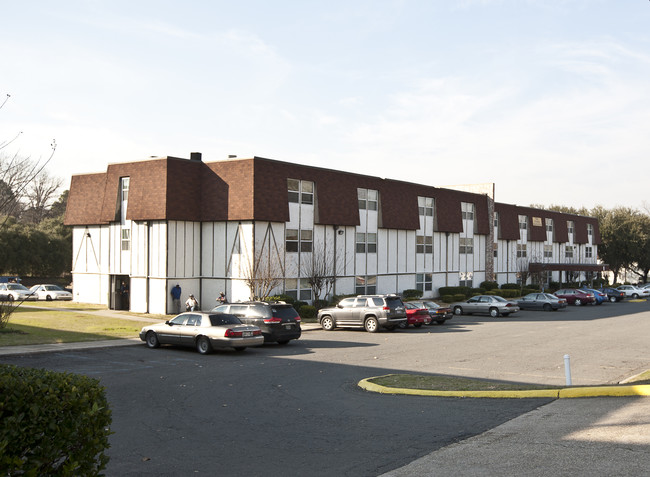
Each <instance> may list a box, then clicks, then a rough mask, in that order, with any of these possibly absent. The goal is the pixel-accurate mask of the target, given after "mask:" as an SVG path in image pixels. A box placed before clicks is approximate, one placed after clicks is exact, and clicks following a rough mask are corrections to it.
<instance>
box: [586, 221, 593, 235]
mask: <svg viewBox="0 0 650 477" xmlns="http://www.w3.org/2000/svg"><path fill="white" fill-rule="evenodd" d="M587 235H589V236H592V235H594V225H593V224H587Z"/></svg>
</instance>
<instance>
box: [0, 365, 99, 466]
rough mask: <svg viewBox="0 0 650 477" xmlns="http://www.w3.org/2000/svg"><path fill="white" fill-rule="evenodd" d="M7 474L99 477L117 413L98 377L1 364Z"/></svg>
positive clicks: (0, 416) (2, 459) (2, 451)
mask: <svg viewBox="0 0 650 477" xmlns="http://www.w3.org/2000/svg"><path fill="white" fill-rule="evenodd" d="M0 422H2V425H1V426H0V469H2V473H3V475H64V476H77V475H84V476H87V475H99V472H100V471H101V470H102V469H105V468H106V464H108V456H106V455H105V454H104V451H105V450H106V449H107V448H108V447H109V444H108V436H109V435H110V434H111V432H110V430H109V425H110V424H111V411H110V409H109V407H108V401H107V400H106V396H105V393H104V388H103V387H102V386H100V385H99V381H98V380H97V379H92V378H88V377H86V376H80V375H75V374H71V373H57V372H53V371H47V370H44V369H30V368H20V367H18V366H11V365H0Z"/></svg>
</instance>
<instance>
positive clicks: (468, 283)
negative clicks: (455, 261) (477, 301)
mask: <svg viewBox="0 0 650 477" xmlns="http://www.w3.org/2000/svg"><path fill="white" fill-rule="evenodd" d="M473 281H474V274H473V273H472V272H467V273H461V274H460V280H459V283H458V284H459V285H460V286H461V287H470V288H472V284H473Z"/></svg>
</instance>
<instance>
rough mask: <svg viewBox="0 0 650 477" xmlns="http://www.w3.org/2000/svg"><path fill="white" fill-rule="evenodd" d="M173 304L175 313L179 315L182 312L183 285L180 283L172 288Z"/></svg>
mask: <svg viewBox="0 0 650 477" xmlns="http://www.w3.org/2000/svg"><path fill="white" fill-rule="evenodd" d="M172 304H173V306H174V313H176V314H177V315H178V314H179V313H180V312H181V286H180V285H179V284H178V283H177V284H176V286H175V287H174V288H172Z"/></svg>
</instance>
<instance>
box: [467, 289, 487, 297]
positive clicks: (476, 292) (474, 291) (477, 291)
mask: <svg viewBox="0 0 650 477" xmlns="http://www.w3.org/2000/svg"><path fill="white" fill-rule="evenodd" d="M470 293H471V295H472V296H476V295H485V288H472V289H471V290H470Z"/></svg>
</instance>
